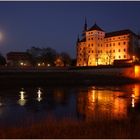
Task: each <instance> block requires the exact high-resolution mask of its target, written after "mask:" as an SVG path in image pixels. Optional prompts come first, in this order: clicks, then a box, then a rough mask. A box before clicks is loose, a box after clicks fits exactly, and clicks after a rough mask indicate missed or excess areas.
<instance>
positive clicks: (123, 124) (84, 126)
mask: <svg viewBox="0 0 140 140" xmlns="http://www.w3.org/2000/svg"><path fill="white" fill-rule="evenodd" d="M136 118H137V117H135V119H133V118H131V119H126V120H99V121H90V122H83V121H79V122H77V121H74V120H67V119H63V120H59V121H56V120H54V119H52V118H49V119H46V121H42V122H38V123H31V122H30V123H29V122H28V123H27V122H25V123H24V124H25V126H17V127H16V126H15V127H11V128H5V129H0V138H1V139H11V138H14V139H32V138H33V139H47V138H49V139H56V138H59V139H63V138H64V139H73V138H74V139H93V138H96V139H98V138H99V139H102V138H104V139H110V138H111V139H120V138H121V139H126V138H127V139H136V138H140V133H139V127H140V121H139V119H136ZM26 123H27V124H28V125H26Z"/></svg>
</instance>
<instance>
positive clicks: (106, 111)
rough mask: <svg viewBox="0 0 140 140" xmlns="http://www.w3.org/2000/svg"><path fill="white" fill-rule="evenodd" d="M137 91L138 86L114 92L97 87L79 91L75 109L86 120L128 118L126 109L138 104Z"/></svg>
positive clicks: (139, 87)
mask: <svg viewBox="0 0 140 140" xmlns="http://www.w3.org/2000/svg"><path fill="white" fill-rule="evenodd" d="M139 91H140V85H130V86H126V87H122V89H121V87H119V90H116V91H115V90H107V89H106V88H105V89H104V88H102V89H101V88H100V89H99V88H97V87H96V88H88V89H87V91H83V90H79V94H78V97H77V98H78V99H77V109H78V112H79V113H80V114H81V115H83V116H85V119H86V120H96V121H97V120H100V119H103V118H110V119H125V118H127V117H128V109H129V108H131V107H133V108H134V107H135V106H136V102H140V100H139V94H140V92H139ZM85 92H86V93H85ZM136 97H137V100H135V98H136ZM130 104H131V106H129V105H130Z"/></svg>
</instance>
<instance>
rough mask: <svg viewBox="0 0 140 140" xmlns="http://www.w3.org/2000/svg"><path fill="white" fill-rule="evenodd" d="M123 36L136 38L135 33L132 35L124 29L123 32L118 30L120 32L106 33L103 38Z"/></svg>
mask: <svg viewBox="0 0 140 140" xmlns="http://www.w3.org/2000/svg"><path fill="white" fill-rule="evenodd" d="M125 34H133V35H135V36H137V35H136V34H135V33H133V32H132V31H131V30H129V29H125V30H120V31H114V32H110V33H106V34H105V38H107V37H112V36H119V35H125Z"/></svg>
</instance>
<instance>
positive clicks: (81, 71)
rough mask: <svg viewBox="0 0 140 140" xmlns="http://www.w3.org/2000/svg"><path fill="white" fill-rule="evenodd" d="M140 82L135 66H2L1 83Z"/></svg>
mask: <svg viewBox="0 0 140 140" xmlns="http://www.w3.org/2000/svg"><path fill="white" fill-rule="evenodd" d="M137 82H140V79H136V78H135V74H134V67H133V66H125V67H116V66H106V67H105V66H104V67H103V66H102V67H101V66H100V67H85V68H83V67H82V68H80V67H74V68H40V69H36V68H3V69H2V68H1V69H0V84H1V85H11V86H12V85H23V86H26V85H60V86H62V85H68V84H69V85H91V84H96V85H112V84H113V85H119V84H129V83H137Z"/></svg>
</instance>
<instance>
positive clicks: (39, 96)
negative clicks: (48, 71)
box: [37, 88, 42, 102]
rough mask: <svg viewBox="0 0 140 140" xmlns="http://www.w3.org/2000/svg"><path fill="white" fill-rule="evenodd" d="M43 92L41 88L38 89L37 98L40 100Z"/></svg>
mask: <svg viewBox="0 0 140 140" xmlns="http://www.w3.org/2000/svg"><path fill="white" fill-rule="evenodd" d="M41 94H42V92H41V89H40V88H39V89H38V91H37V95H38V97H37V100H38V101H39V102H40V101H41V100H42V98H41Z"/></svg>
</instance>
